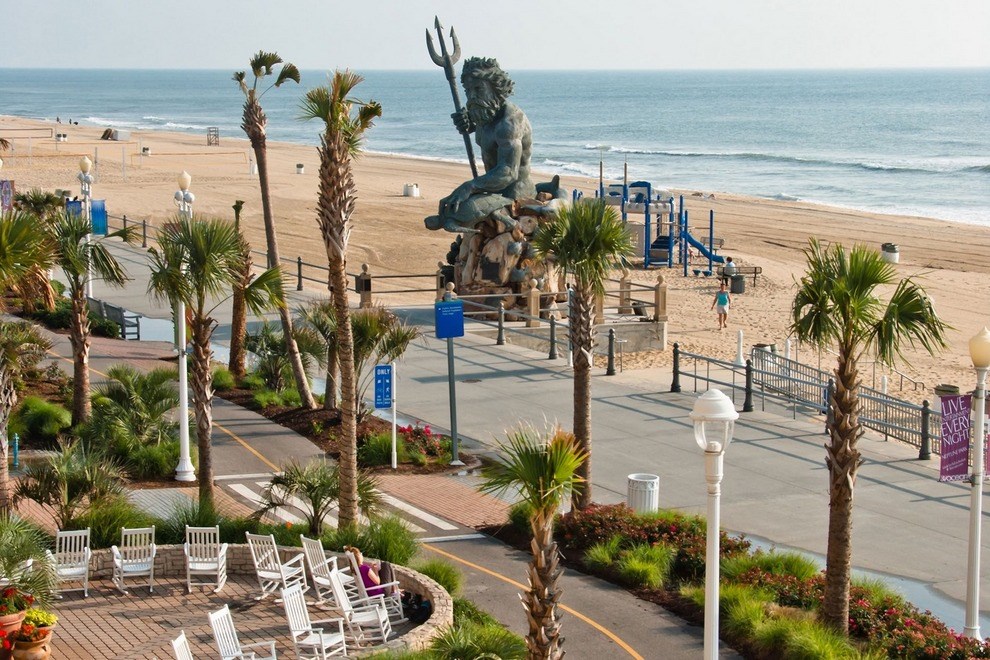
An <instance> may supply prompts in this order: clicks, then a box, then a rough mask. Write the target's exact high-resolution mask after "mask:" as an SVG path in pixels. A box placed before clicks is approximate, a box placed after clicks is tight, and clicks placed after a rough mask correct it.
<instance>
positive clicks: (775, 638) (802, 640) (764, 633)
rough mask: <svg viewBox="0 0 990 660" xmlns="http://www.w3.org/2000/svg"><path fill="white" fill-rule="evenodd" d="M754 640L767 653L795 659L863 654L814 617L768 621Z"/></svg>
mask: <svg viewBox="0 0 990 660" xmlns="http://www.w3.org/2000/svg"><path fill="white" fill-rule="evenodd" d="M753 641H754V644H755V645H756V647H757V648H758V649H760V650H761V651H763V652H764V653H768V654H771V655H773V656H774V657H784V658H788V659H793V660H821V659H822V658H829V659H833V658H834V659H835V660H839V659H841V658H856V657H859V653H858V652H857V651H856V649H854V648H853V647H852V646H851V645H850V644H849V642H848V640H846V638H844V637H842V636H841V635H839V634H838V633H836V632H833V631H832V630H829V629H828V628H826V627H825V626H823V625H821V624H819V623H816V622H815V621H813V620H810V619H790V618H785V617H780V618H774V619H770V620H767V621H766V622H765V623H764V624H763V625H761V626H759V627H757V629H756V630H755V632H754V635H753Z"/></svg>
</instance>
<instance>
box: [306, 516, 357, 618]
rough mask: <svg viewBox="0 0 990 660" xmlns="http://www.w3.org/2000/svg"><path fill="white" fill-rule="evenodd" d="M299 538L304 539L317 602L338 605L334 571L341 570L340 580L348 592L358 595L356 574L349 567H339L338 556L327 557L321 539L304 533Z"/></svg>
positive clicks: (353, 595)
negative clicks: (332, 585)
mask: <svg viewBox="0 0 990 660" xmlns="http://www.w3.org/2000/svg"><path fill="white" fill-rule="evenodd" d="M299 538H300V539H302V547H303V554H304V555H305V556H306V563H307V564H308V565H309V575H310V577H311V578H312V579H313V586H314V587H315V588H316V597H317V601H316V602H317V603H324V602H326V601H330V603H331V604H333V605H337V602H336V601H335V600H334V597H333V589H331V588H330V573H331V572H333V571H340V581H341V583H342V584H343V585H344V589H346V590H347V593H348V594H349V595H350V596H352V597H355V598H356V597H358V595H359V594H358V588H357V585H356V584H355V580H354V576H352V575H350V574H349V569H346V568H345V569H343V570H341V569H339V568H338V567H337V558H336V557H327V555H326V552H324V551H323V544H322V543H320V541H319V539H308V538H306V537H305V536H303V535H302V534H300V535H299ZM338 607H339V606H338Z"/></svg>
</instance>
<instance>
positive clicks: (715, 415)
mask: <svg viewBox="0 0 990 660" xmlns="http://www.w3.org/2000/svg"><path fill="white" fill-rule="evenodd" d="M738 418H739V413H737V412H736V408H735V406H733V405H732V401H731V400H730V399H729V397H727V396H725V394H723V393H722V392H721V391H719V390H708V391H707V392H705V393H704V394H702V395H701V396H699V397H698V399H697V400H696V401H695V402H694V408H692V409H691V420H692V421H693V422H694V439H695V441H696V442H697V443H698V447H700V448H701V450H702V451H703V452H705V481H706V482H707V483H708V522H707V527H708V539H707V545H706V549H705V652H704V658H705V660H716V658H717V657H718V577H719V565H718V564H719V528H720V524H719V497H720V495H721V493H722V486H721V484H722V457H723V456H724V455H725V448H726V447H728V446H729V443H730V442H732V427H733V425H734V422H735V421H736V420H737V419H738Z"/></svg>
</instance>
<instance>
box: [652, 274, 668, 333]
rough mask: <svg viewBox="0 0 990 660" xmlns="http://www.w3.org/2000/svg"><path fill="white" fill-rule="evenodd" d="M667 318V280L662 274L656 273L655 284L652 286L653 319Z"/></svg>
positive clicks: (657, 320) (663, 319) (661, 319)
mask: <svg viewBox="0 0 990 660" xmlns="http://www.w3.org/2000/svg"><path fill="white" fill-rule="evenodd" d="M666 320H667V282H666V280H665V279H664V277H663V275H657V284H656V286H655V287H653V321H654V322H660V321H666Z"/></svg>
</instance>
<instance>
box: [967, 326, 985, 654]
mask: <svg viewBox="0 0 990 660" xmlns="http://www.w3.org/2000/svg"><path fill="white" fill-rule="evenodd" d="M969 356H970V357H971V358H972V360H973V366H974V367H975V368H976V392H974V393H973V396H975V397H976V402H975V403H976V410H975V411H974V412H975V415H976V419H975V420H973V440H972V445H971V447H972V451H971V452H970V455H971V458H972V459H973V472H972V474H971V475H970V479H969V482H970V484H971V491H970V500H969V561H968V563H967V572H966V624H965V626H964V627H963V635H965V636H966V637H970V638H972V639H982V637H981V636H980V542H981V541H980V532H981V530H980V524H981V521H982V518H983V471H984V466H983V461H984V457H983V442H984V439H985V437H986V420H985V417H984V416H985V415H986V397H987V391H986V383H987V371H988V370H990V330H987V329H986V328H983V330H981V331H980V332H978V333H976V336H974V337H973V338H972V339H970V340H969Z"/></svg>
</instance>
